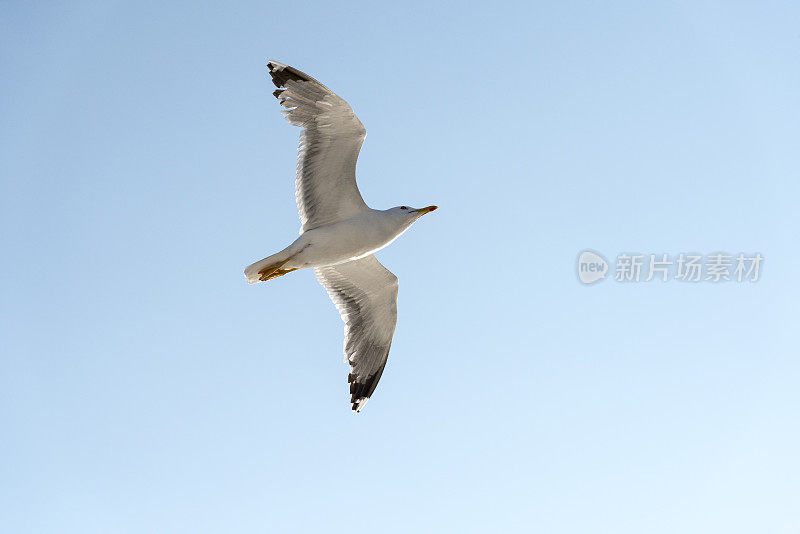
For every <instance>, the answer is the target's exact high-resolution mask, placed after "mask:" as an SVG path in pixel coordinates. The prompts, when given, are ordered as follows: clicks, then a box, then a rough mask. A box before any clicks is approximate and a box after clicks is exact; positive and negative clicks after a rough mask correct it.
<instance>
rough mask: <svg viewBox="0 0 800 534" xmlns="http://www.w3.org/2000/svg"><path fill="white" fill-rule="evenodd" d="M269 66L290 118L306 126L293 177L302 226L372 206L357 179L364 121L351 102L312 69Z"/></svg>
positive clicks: (307, 227) (341, 217) (338, 218)
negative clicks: (356, 113) (316, 76)
mask: <svg viewBox="0 0 800 534" xmlns="http://www.w3.org/2000/svg"><path fill="white" fill-rule="evenodd" d="M267 66H268V67H269V74H270V76H271V77H272V81H273V83H274V84H275V86H276V87H278V90H277V91H275V93H274V95H275V96H276V97H277V98H278V101H279V102H280V104H281V106H283V107H284V108H286V109H284V111H283V113H284V115H286V119H287V120H288V121H289V122H290V123H292V124H294V125H295V126H300V127H302V128H303V132H302V133H301V134H300V152H299V154H298V156H297V176H296V178H295V198H296V200H297V209H298V211H299V212H300V223H301V225H302V231H306V230H311V229H312V228H317V227H319V226H324V225H326V224H331V223H335V222H338V221H342V220H344V219H348V218H350V217H352V216H353V215H356V214H357V213H360V212H362V211H364V210H366V209H368V208H367V205H366V203H364V199H363V198H361V193H360V192H359V191H358V186H357V185H356V161H357V160H358V153H359V152H360V151H361V144H362V143H363V142H364V138H365V137H366V135H367V131H366V130H365V129H364V125H363V124H361V121H359V120H358V117H356V115H355V113H353V110H352V109H351V108H350V106H349V105H348V104H347V102H345V101H344V100H342V99H341V98H339V97H338V96H337V95H336V94H335V93H334V92H333V91H331V90H330V89H328V88H327V87H325V86H324V85H322V84H321V83H319V82H318V81H317V80H315V79H314V78H312V77H311V76H309V75H308V74H305V73H303V72H300V71H299V70H297V69H295V68H292V67H289V66H288V65H284V64H282V63H278V62H277V61H270V62H269V63H268V64H267Z"/></svg>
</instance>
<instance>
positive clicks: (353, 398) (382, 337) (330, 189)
mask: <svg viewBox="0 0 800 534" xmlns="http://www.w3.org/2000/svg"><path fill="white" fill-rule="evenodd" d="M267 67H268V68H269V74H270V76H271V77H272V82H273V83H274V84H275V86H276V87H277V88H278V89H277V90H276V91H275V92H274V93H273V94H274V95H275V97H276V98H277V99H278V102H280V105H281V106H283V108H284V109H283V110H282V112H283V114H284V116H285V117H286V119H287V120H288V121H289V123H291V124H293V125H295V126H299V127H301V128H302V131H301V133H300V148H299V154H298V158H297V174H296V175H295V200H296V201H297V210H298V211H299V213H300V225H301V227H300V237H298V238H297V239H296V240H295V241H294V242H293V243H292V244H291V245H289V246H288V247H286V248H285V249H283V250H281V251H280V252H278V253H277V254H273V255H272V256H269V257H266V258H264V259H263V260H260V261H257V262H255V263H253V264H252V265H250V266H248V267H247V268H246V269H245V271H244V274H245V277H246V278H247V281H248V282H249V283H251V284H255V283H257V282H264V281H267V280H272V279H274V278H277V277H279V276H283V275H285V274H287V273H290V272H292V271H297V270H299V269H314V275H315V276H316V277H317V280H318V281H319V283H320V284H322V286H323V287H324V288H325V289H326V290H327V292H328V295H329V296H330V298H331V300H333V303H334V304H335V305H336V307H337V308H338V310H339V314H340V315H341V316H342V320H343V321H344V323H345V327H344V356H345V361H346V362H347V363H349V364H350V373H349V374H348V376H347V381H348V383H349V384H350V402H351V403H352V407H353V410H355V411H356V412H360V411H361V409H362V408H364V405H365V404H366V403H367V401H368V400H369V398H370V396H371V395H372V393H373V392H374V391H375V387H376V386H377V385H378V380H380V378H381V374H383V369H384V367H386V360H387V358H388V357H389V348H390V347H391V345H392V338H393V337H394V329H395V326H396V325H397V285H398V284H397V277H396V276H395V275H393V274H392V273H391V272H390V271H389V270H388V269H386V268H385V267H384V266H383V265H381V263H380V262H379V261H378V260H377V259H376V258H375V256H374V254H375V252H377V251H379V250H380V249H382V248H383V247H385V246H386V245H388V244H389V243H391V242H392V241H394V240H395V239H397V238H398V237H399V236H400V235H401V234H402V233H403V232H405V231H406V230H408V229H409V228H410V227H411V225H412V224H414V223H415V222H416V221H417V220H418V219H419V218H420V217H422V216H423V215H425V214H426V213H430V212H432V211H433V210H435V209H437V207H436V206H428V207H426V208H419V209H414V208H410V207H408V206H398V207H396V208H390V209H387V210H376V209H372V208H370V207H369V206H367V204H366V203H365V202H364V199H363V198H361V193H360V192H359V191H358V186H357V185H356V160H357V159H358V153H359V151H360V150H361V144H362V143H363V142H364V138H365V137H366V135H367V131H366V130H365V129H364V126H363V125H362V124H361V121H359V120H358V117H356V115H355V113H353V110H352V109H351V108H350V106H349V105H348V104H347V102H345V101H344V100H343V99H341V98H340V97H339V96H337V95H336V94H335V93H334V92H333V91H331V90H330V89H328V88H327V87H325V86H324V85H322V84H321V83H320V82H318V81H317V80H315V79H314V78H312V77H311V76H309V75H307V74H305V73H303V72H300V71H299V70H297V69H295V68H292V67H290V66H288V65H284V64H282V63H278V62H277V61H269V62H268V63H267Z"/></svg>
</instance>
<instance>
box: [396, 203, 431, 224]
mask: <svg viewBox="0 0 800 534" xmlns="http://www.w3.org/2000/svg"><path fill="white" fill-rule="evenodd" d="M437 209H439V206H428V207H427V208H411V207H409V206H397V207H396V208H392V209H391V210H389V211H390V212H392V214H393V215H397V216H398V217H402V218H404V219H406V220H408V222H409V223H413V222H414V221H416V220H417V219H419V218H420V217H422V216H423V215H425V214H426V213H430V212H432V211H435V210H437Z"/></svg>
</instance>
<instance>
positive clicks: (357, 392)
mask: <svg viewBox="0 0 800 534" xmlns="http://www.w3.org/2000/svg"><path fill="white" fill-rule="evenodd" d="M383 369H384V367H381V368H380V369H379V370H378V371H377V372H376V373H375V374H373V375H372V376H368V377H367V379H366V380H364V381H363V382H361V381H359V380H358V377H357V376H356V375H355V374H354V373H350V374H348V375H347V381H348V382H349V383H350V403H351V404H352V405H353V411H356V412H357V411H359V409H360V408H359V407H360V406H363V405H364V403H365V402H367V401H368V400H369V398H370V397H371V396H372V393H373V392H374V391H375V388H376V387H378V381H379V380H380V379H381V375H382V374H383Z"/></svg>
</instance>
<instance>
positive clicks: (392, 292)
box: [314, 255, 398, 412]
mask: <svg viewBox="0 0 800 534" xmlns="http://www.w3.org/2000/svg"><path fill="white" fill-rule="evenodd" d="M314 274H315V275H316V276H317V280H319V283H320V284H322V286H323V287H324V288H325V289H326V290H327V291H328V295H329V296H330V297H331V300H332V301H333V303H334V304H336V308H337V309H338V310H339V313H340V314H341V316H342V320H343V321H344V324H345V326H344V355H345V361H347V362H348V363H349V364H350V368H351V369H350V374H349V375H348V377H347V381H348V382H349V383H350V395H351V398H350V402H351V403H352V404H353V410H355V411H357V412H358V411H361V409H362V408H363V407H364V405H365V404H366V402H367V400H368V399H369V397H370V395H372V393H373V392H374V391H375V388H376V387H377V385H378V380H380V378H381V374H382V373H383V369H384V367H385V366H386V360H387V358H388V357H389V348H390V347H391V345H392V337H393V336H394V329H395V326H396V325H397V288H398V282H397V277H396V276H395V275H393V274H392V273H391V272H390V271H389V270H387V269H386V268H385V267H384V266H383V265H381V263H380V262H379V261H378V260H377V259H376V258H375V256H373V255H370V256H366V257H364V258H361V259H359V260H355V261H350V262H347V263H341V264H339V265H331V266H328V267H320V268H317V269H314Z"/></svg>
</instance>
